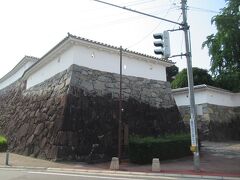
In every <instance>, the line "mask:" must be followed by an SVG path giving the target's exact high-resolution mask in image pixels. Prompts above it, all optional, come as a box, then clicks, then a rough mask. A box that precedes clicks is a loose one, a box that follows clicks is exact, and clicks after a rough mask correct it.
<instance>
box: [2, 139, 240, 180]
mask: <svg viewBox="0 0 240 180" xmlns="http://www.w3.org/2000/svg"><path fill="white" fill-rule="evenodd" d="M202 146H203V147H202V150H201V154H200V158H201V164H200V166H201V171H200V172H197V173H196V172H195V171H194V170H193V159H192V157H185V158H181V159H177V160H171V161H162V162H161V172H162V173H173V174H199V175H216V176H235V177H239V179H240V142H239V141H235V142H226V143H223V142H221V143H218V142H208V141H205V142H203V143H202ZM5 157H6V154H5V153H0V166H2V167H3V166H4V165H5ZM9 164H10V166H12V167H28V168H30V167H31V168H37V167H41V168H60V169H75V170H77V169H79V170H109V167H110V162H107V163H98V164H86V163H81V162H52V161H46V160H41V159H36V158H31V157H26V156H21V155H18V154H13V153H10V157H9ZM120 170H121V171H130V172H151V165H136V164H132V163H129V162H123V163H121V165H120Z"/></svg>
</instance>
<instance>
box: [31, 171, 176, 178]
mask: <svg viewBox="0 0 240 180" xmlns="http://www.w3.org/2000/svg"><path fill="white" fill-rule="evenodd" d="M28 173H29V174H42V175H55V176H72V177H88V178H99V179H118V180H129V177H113V176H110V175H107V176H106V175H105V176H102V174H99V176H96V175H83V174H68V173H55V172H37V171H36V172H33V171H29V172H28ZM111 175H112V174H111ZM133 177H136V176H133ZM138 177H139V178H151V179H172V180H174V179H177V178H173V177H166V176H164V177H161V176H159V177H150V176H138ZM131 179H132V180H141V179H135V178H131Z"/></svg>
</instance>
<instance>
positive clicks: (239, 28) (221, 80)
mask: <svg viewBox="0 0 240 180" xmlns="http://www.w3.org/2000/svg"><path fill="white" fill-rule="evenodd" d="M226 2H227V4H226V7H225V8H223V9H221V11H220V13H219V14H218V15H216V16H214V17H213V18H212V24H215V25H216V28H217V33H216V34H211V35H209V36H208V37H207V40H206V41H205V42H203V44H202V47H208V49H209V55H210V58H211V68H210V71H211V72H212V74H213V76H214V78H215V81H216V82H217V84H218V85H226V84H225V83H226V82H231V83H233V84H235V86H233V85H231V87H229V86H227V87H223V88H227V89H229V90H234V91H237V90H240V88H239V83H240V80H239V79H240V12H239V6H240V1H239V0H226ZM227 78H233V79H227ZM233 80H236V82H233ZM228 84H229V83H228Z"/></svg>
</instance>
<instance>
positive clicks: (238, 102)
mask: <svg viewBox="0 0 240 180" xmlns="http://www.w3.org/2000/svg"><path fill="white" fill-rule="evenodd" d="M172 93H173V96H174V98H175V101H176V104H177V106H178V109H179V111H180V113H181V115H182V117H183V120H184V121H185V123H189V120H190V114H189V112H190V105H189V104H190V102H189V92H188V87H185V88H178V89H172ZM194 97H195V104H196V111H197V118H198V127H199V129H202V131H206V132H205V133H208V125H209V123H210V122H211V123H218V124H221V123H223V124H224V123H225V124H227V123H229V122H231V121H232V120H235V119H236V118H237V117H240V93H233V92H231V91H228V90H224V89H220V88H216V87H213V86H209V85H205V84H203V85H197V86H194Z"/></svg>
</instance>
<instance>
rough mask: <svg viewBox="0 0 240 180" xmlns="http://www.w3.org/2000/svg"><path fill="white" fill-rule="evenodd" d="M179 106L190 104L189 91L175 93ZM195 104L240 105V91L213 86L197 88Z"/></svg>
mask: <svg viewBox="0 0 240 180" xmlns="http://www.w3.org/2000/svg"><path fill="white" fill-rule="evenodd" d="M173 95H174V98H175V101H176V104H177V106H189V98H188V92H178V93H173ZM194 95H195V104H196V105H198V104H205V103H208V104H214V105H220V106H228V107H238V106H240V93H231V92H226V91H224V90H223V91H221V90H215V89H211V88H207V89H198V90H195V93H194Z"/></svg>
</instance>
